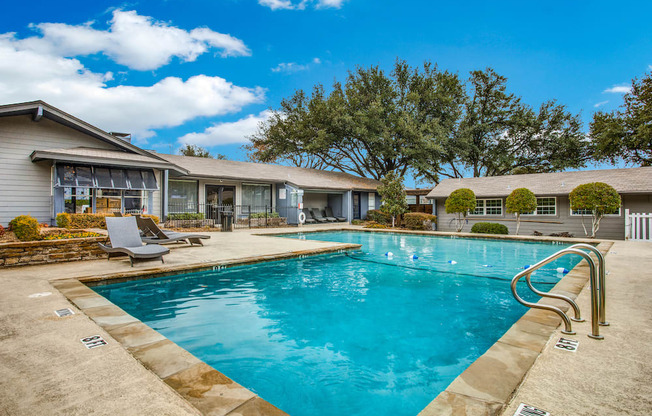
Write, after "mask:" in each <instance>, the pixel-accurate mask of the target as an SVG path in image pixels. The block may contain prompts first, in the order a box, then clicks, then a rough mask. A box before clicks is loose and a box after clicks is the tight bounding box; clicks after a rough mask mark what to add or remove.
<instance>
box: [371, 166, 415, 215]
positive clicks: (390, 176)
mask: <svg viewBox="0 0 652 416" xmlns="http://www.w3.org/2000/svg"><path fill="white" fill-rule="evenodd" d="M380 182H381V183H382V184H381V185H380V186H379V187H378V195H380V199H381V201H382V205H381V207H380V209H381V210H382V211H383V212H385V213H387V214H388V215H389V217H390V219H391V221H392V227H394V224H395V220H396V219H397V218H400V216H401V215H403V214H404V213H406V212H407V211H408V203H407V199H406V195H405V187H404V186H403V178H402V177H401V176H399V175H397V174H396V172H388V173H387V174H386V175H385V176H384V177H383V178H381V179H380Z"/></svg>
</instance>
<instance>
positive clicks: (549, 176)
mask: <svg viewBox="0 0 652 416" xmlns="http://www.w3.org/2000/svg"><path fill="white" fill-rule="evenodd" d="M590 182H604V183H607V184H609V185H611V186H613V187H614V188H615V189H616V191H618V193H621V194H637V193H652V167H643V168H631V169H604V170H584V171H578V172H555V173H534V174H526V175H506V176H489V177H484V178H456V179H445V180H443V181H441V182H440V183H439V184H438V185H437V186H436V187H435V188H434V189H433V190H432V191H430V193H429V194H428V196H427V197H428V198H441V197H448V196H449V195H450V193H451V192H453V191H454V190H456V189H459V188H469V189H471V190H472V191H473V192H474V193H475V195H476V196H477V197H492V196H496V197H501V196H507V195H509V194H510V193H511V192H512V191H513V190H514V189H516V188H528V189H529V190H531V191H532V192H534V193H535V195H537V196H544V195H567V194H569V193H570V192H571V191H572V190H573V188H575V187H576V186H578V185H581V184H585V183H590Z"/></svg>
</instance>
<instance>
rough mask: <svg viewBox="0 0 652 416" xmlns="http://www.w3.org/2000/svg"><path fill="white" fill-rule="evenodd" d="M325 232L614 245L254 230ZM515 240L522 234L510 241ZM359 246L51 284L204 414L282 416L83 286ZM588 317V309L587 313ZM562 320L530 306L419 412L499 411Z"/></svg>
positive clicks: (573, 289)
mask: <svg viewBox="0 0 652 416" xmlns="http://www.w3.org/2000/svg"><path fill="white" fill-rule="evenodd" d="M327 231H365V232H390V233H401V234H415V235H425V236H432V237H435V236H455V237H469V238H484V239H486V238H492V239H505V240H512V241H514V240H516V241H518V240H521V241H536V242H551V241H554V242H562V243H579V242H585V243H586V242H589V243H593V244H595V243H597V242H600V243H599V244H598V249H599V250H600V251H601V252H602V253H603V254H604V255H606V254H607V252H608V251H609V248H611V246H612V245H613V242H610V241H601V240H588V239H576V238H573V239H570V238H564V239H560V238H550V237H543V238H542V237H530V236H502V235H486V234H466V233H464V234H456V233H443V232H432V231H410V230H382V229H381V230H378V229H374V230H371V229H360V228H349V227H342V228H336V229H333V228H330V229H324V230H315V229H311V230H297V229H294V230H291V231H289V230H288V231H287V232H273V233H260V234H257V235H265V236H281V235H285V234H297V233H319V232H327ZM514 237H520V238H514ZM360 247H361V246H360V245H359V244H339V245H338V246H335V247H328V248H322V249H315V250H303V251H294V252H291V253H284V254H280V255H270V256H257V257H248V258H242V259H236V260H227V261H216V262H210V263H201V264H194V265H181V266H174V267H156V268H152V269H145V270H137V271H129V272H123V273H112V274H106V275H93V276H82V277H79V278H76V279H65V280H55V281H52V282H51V283H52V285H53V286H54V287H55V288H57V289H58V290H59V291H60V292H61V293H62V294H63V295H64V296H66V297H67V298H68V299H69V300H70V301H71V302H73V303H74V304H75V305H76V306H77V307H78V308H79V309H80V310H82V311H83V312H84V313H85V314H86V315H88V316H89V317H90V318H91V319H93V320H94V321H95V322H96V323H97V324H98V325H99V326H101V327H102V328H103V329H104V330H106V331H107V332H108V333H109V334H110V335H111V336H112V337H113V338H114V339H116V340H117V341H118V342H120V343H121V344H122V345H123V346H124V347H125V348H126V349H127V350H128V351H129V352H130V353H131V354H132V355H133V356H134V357H135V358H136V359H137V360H139V361H140V362H141V363H142V364H143V365H144V366H145V367H146V368H148V369H149V370H151V371H152V372H154V373H155V374H156V375H157V376H158V377H159V378H161V379H162V380H163V381H164V382H165V383H166V384H168V385H169V386H170V387H172V388H173V389H174V390H175V391H177V393H179V394H180V395H181V396H182V397H183V398H184V399H186V400H187V401H188V402H190V403H191V404H192V405H193V406H194V407H195V408H197V409H198V410H199V411H200V412H202V413H203V414H210V415H224V416H229V415H232V416H236V415H239V416H254V415H270V416H278V415H286V413H285V412H283V411H282V410H280V409H278V408H276V407H275V406H273V405H272V404H270V403H268V402H266V401H265V400H263V399H262V398H260V397H258V396H256V395H255V394H254V393H252V392H251V391H249V390H248V389H246V388H244V387H243V386H241V385H239V384H237V383H235V382H234V381H232V380H231V379H229V378H228V377H226V376H225V375H223V374H222V373H220V372H219V371H217V370H215V369H214V368H212V367H210V366H208V365H207V364H205V363H204V362H202V361H201V360H199V359H198V358H196V357H194V356H193V355H192V354H190V353H189V352H188V351H186V350H185V349H183V348H181V347H179V346H178V345H176V344H175V343H173V342H172V341H170V340H168V339H167V338H165V337H164V336H163V335H161V334H159V333H158V332H157V331H155V330H153V329H151V328H150V327H148V326H147V325H145V324H144V323H142V322H141V321H139V320H138V319H136V318H134V317H132V316H131V315H128V314H127V313H126V312H124V311H123V310H122V309H121V308H119V307H118V306H116V305H114V304H113V303H111V302H110V301H109V300H108V299H106V298H104V297H102V296H100V295H99V294H97V293H96V292H95V291H93V290H92V289H90V288H89V287H88V286H86V285H84V284H83V283H82V282H85V283H92V282H100V281H108V280H110V281H111V283H114V282H117V281H121V280H133V279H139V278H143V279H144V278H147V279H149V278H155V277H163V276H169V275H174V274H178V273H179V272H200V271H206V270H213V268H214V267H215V266H226V267H231V266H239V265H248V264H256V263H261V262H267V261H272V260H283V259H291V258H297V257H301V256H303V255H311V256H312V255H319V254H326V253H333V252H342V251H347V250H354V249H359V248H360ZM587 281H588V264H587V263H586V261H584V260H583V261H581V262H580V263H579V264H578V265H577V266H575V267H574V268H573V269H572V270H571V271H570V272H569V273H568V274H567V275H566V276H564V277H563V278H562V279H561V280H560V281H559V282H558V283H557V284H556V285H555V287H554V288H553V289H552V290H555V289H556V290H555V291H556V292H557V293H562V294H565V295H567V296H569V297H571V298H573V299H575V298H576V297H577V295H578V294H579V293H580V291H581V290H582V289H583V288H584V286H585V285H586V283H587ZM539 302H541V303H547V304H554V305H555V306H558V307H560V308H561V309H562V310H564V311H567V310H568V309H569V305H568V304H566V303H560V302H556V301H550V300H543V299H542V300H540V301H539ZM585 314H586V313H585ZM560 324H561V319H560V318H559V317H558V316H557V315H556V314H554V313H552V312H548V311H544V310H536V309H530V310H529V311H528V312H526V313H525V314H524V315H523V317H521V318H520V319H519V320H518V321H517V322H516V323H515V324H514V325H512V327H511V328H510V329H509V330H508V331H507V332H506V333H505V334H504V335H503V336H502V337H501V338H500V339H499V340H498V341H497V342H496V343H495V344H494V345H493V346H491V347H490V348H489V350H487V352H485V353H484V354H483V355H482V356H480V357H479V358H478V359H477V360H476V361H474V362H473V363H472V364H471V365H470V366H469V367H468V368H467V369H466V370H465V371H464V372H462V374H460V375H459V376H458V377H457V378H456V379H455V380H454V381H453V382H452V383H451V384H450V385H449V386H448V387H447V388H446V390H444V391H443V392H441V393H440V394H439V395H438V396H437V397H436V398H435V399H434V400H433V401H432V402H431V403H430V404H429V405H428V406H427V407H426V408H425V409H424V410H422V411H421V412H420V413H419V416H435V415H443V414H452V415H458V414H459V415H475V414H477V415H498V414H500V412H501V411H502V410H503V409H504V408H505V406H506V405H507V404H508V403H509V401H510V399H511V398H512V396H513V395H514V394H515V392H516V390H517V389H518V387H519V386H520V384H521V382H522V381H523V379H524V377H525V375H526V374H527V372H528V371H529V370H530V368H531V367H532V365H533V364H534V362H535V360H536V359H537V357H538V356H539V354H540V353H541V351H542V350H543V347H544V346H545V345H546V344H547V343H548V341H549V339H550V337H551V336H552V334H553V333H554V331H555V330H556V328H557V327H558V326H559V325H560Z"/></svg>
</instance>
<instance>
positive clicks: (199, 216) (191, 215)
mask: <svg viewBox="0 0 652 416" xmlns="http://www.w3.org/2000/svg"><path fill="white" fill-rule="evenodd" d="M203 219H204V214H203V213H201V212H185V213H183V214H168V221H175V220H203Z"/></svg>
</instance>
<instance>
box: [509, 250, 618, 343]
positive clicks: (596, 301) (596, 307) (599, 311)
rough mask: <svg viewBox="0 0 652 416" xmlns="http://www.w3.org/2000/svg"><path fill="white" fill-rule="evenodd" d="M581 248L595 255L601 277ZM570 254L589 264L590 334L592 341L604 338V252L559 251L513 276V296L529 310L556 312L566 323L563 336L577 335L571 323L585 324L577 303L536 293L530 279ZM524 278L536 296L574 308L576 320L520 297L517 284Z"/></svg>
mask: <svg viewBox="0 0 652 416" xmlns="http://www.w3.org/2000/svg"><path fill="white" fill-rule="evenodd" d="M581 249H585V250H590V251H591V252H593V253H594V254H595V255H596V257H597V259H598V264H599V277H598V273H596V265H595V261H594V260H593V258H592V257H591V255H590V254H589V253H587V252H585V251H582V250H581ZM567 254H576V255H578V256H581V257H582V258H584V260H586V262H587V263H588V265H589V280H590V284H591V334H590V335H589V337H590V338H593V339H604V337H603V336H602V335H600V325H602V326H607V325H609V323H608V322H606V320H605V318H606V316H605V315H606V314H605V275H606V273H605V261H604V256H603V255H602V253H601V252H600V251H599V250H598V249H597V248H595V247H593V246H591V245H589V244H574V245H573V246H571V247H569V248H565V249H562V250H559V251H558V252H556V253H554V254H552V255H551V256H548V257H546V258H545V259H543V260H541V261H540V262H538V263H536V264H534V265H532V266H530V267H528V268H527V269H525V270H523V271H522V272H519V273H518V274H516V275H515V276H514V278H512V284H511V288H512V294H513V295H514V298H515V299H516V300H517V301H518V302H519V303H521V304H523V305H525V306H527V307H529V308H535V309H544V310H547V311H552V312H554V313H556V314H557V315H559V316H560V317H561V319H562V321H563V322H564V330H562V331H561V332H562V334H567V335H574V334H575V332H574V331H573V329H572V325H571V320H573V321H575V322H583V321H584V320H583V319H582V318H581V316H580V309H579V307H578V306H577V304H576V303H575V301H573V300H572V299H571V298H569V297H568V296H564V295H560V294H557V293H547V292H541V291H539V290H537V289H536V288H535V287H534V286H532V282H531V280H530V277H531V275H532V273H533V272H535V271H536V270H538V269H540V268H541V267H543V266H545V265H546V264H548V263H550V262H552V261H554V260H556V259H558V258H560V257H563V256H565V255H567ZM523 276H525V281H526V283H527V285H528V286H529V288H530V290H532V291H533V292H534V293H536V294H537V295H539V296H541V297H547V298H554V299H559V300H563V301H565V302H567V303H569V304H570V305H571V307H572V308H573V311H574V313H575V316H574V317H573V318H569V317H568V315H566V314H565V313H564V311H562V310H561V309H559V308H558V307H556V306H552V305H544V304H539V303H533V302H528V301H526V300H525V299H523V298H521V297H520V296H519V295H518V293H517V292H516V284H517V283H518V282H519V280H520V279H521V278H522V277H523ZM598 292H599V293H598Z"/></svg>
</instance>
